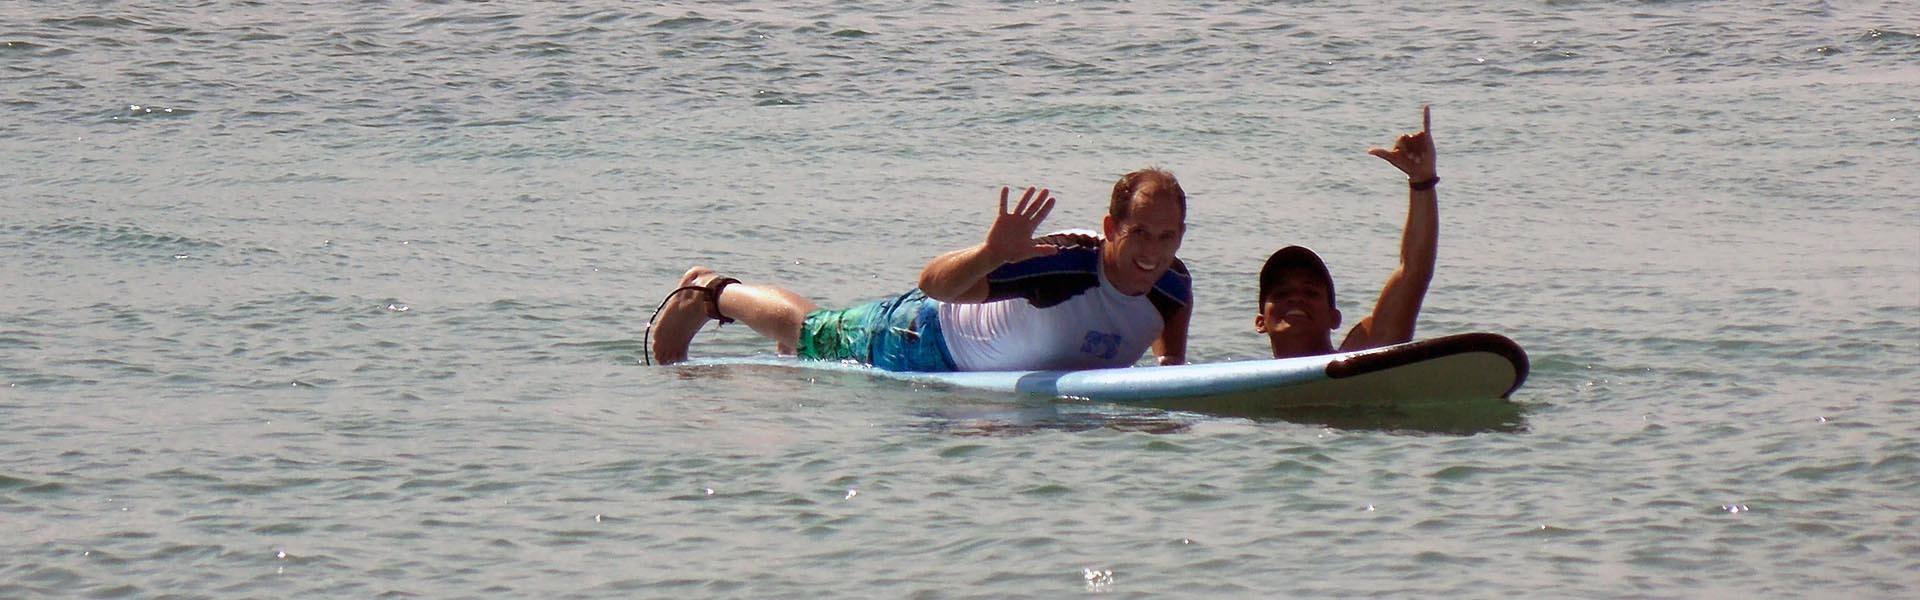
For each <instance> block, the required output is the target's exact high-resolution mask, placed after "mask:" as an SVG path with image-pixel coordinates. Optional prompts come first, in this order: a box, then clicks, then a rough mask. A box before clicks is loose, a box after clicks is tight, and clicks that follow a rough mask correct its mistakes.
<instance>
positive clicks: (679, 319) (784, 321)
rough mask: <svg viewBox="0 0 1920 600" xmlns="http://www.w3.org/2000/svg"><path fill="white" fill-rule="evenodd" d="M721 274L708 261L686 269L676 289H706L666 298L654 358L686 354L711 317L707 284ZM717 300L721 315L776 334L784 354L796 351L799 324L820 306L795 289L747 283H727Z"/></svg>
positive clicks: (667, 360) (679, 358) (673, 359)
mask: <svg viewBox="0 0 1920 600" xmlns="http://www.w3.org/2000/svg"><path fill="white" fill-rule="evenodd" d="M719 277H720V274H718V273H715V272H713V269H709V268H706V267H694V268H691V269H687V273H686V275H683V276H681V277H680V284H679V286H677V287H676V288H675V289H682V288H686V287H701V288H704V289H698V290H686V291H682V292H677V293H675V294H674V295H673V297H672V298H669V299H667V304H666V307H665V308H662V309H660V316H659V318H658V319H656V320H655V321H654V324H653V333H652V335H653V357H654V360H657V361H659V362H660V364H663V365H665V364H673V363H677V362H684V361H686V360H687V348H688V347H689V346H691V345H692V344H693V336H694V335H695V334H697V333H699V332H700V328H701V327H703V326H705V325H706V324H707V321H710V320H712V319H711V318H710V317H709V316H708V315H707V309H708V303H709V302H715V300H710V299H709V298H708V297H707V296H708V291H707V290H708V289H711V288H707V287H706V286H709V285H711V284H712V282H713V281H714V280H715V279H717V278H719ZM717 303H718V306H719V308H720V315H721V316H724V317H727V318H730V319H736V320H738V321H740V322H742V323H746V324H747V327H749V328H752V329H753V331H754V332H755V333H759V334H760V335H762V336H765V337H767V338H768V339H771V340H773V341H774V345H775V348H776V350H777V351H778V352H779V353H781V354H793V353H794V352H795V351H796V349H797V348H798V347H799V345H800V325H801V324H802V323H804V322H806V319H807V313H810V312H813V310H814V309H815V308H817V307H816V306H814V304H813V302H812V301H810V300H807V299H806V298H804V297H801V296H800V295H799V294H796V293H794V292H793V291H792V290H788V289H785V288H781V287H777V286H770V285H748V284H744V283H735V284H731V285H727V286H724V287H722V288H721V290H720V298H719V299H718V300H717Z"/></svg>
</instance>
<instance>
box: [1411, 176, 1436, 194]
mask: <svg viewBox="0 0 1920 600" xmlns="http://www.w3.org/2000/svg"><path fill="white" fill-rule="evenodd" d="M1436 185H1440V176H1439V175H1435V176H1433V179H1428V180H1426V181H1412V180H1408V181H1407V187H1408V188H1411V189H1412V190H1413V191H1416V192H1424V191H1427V190H1430V189H1433V186H1436Z"/></svg>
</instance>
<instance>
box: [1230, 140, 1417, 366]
mask: <svg viewBox="0 0 1920 600" xmlns="http://www.w3.org/2000/svg"><path fill="white" fill-rule="evenodd" d="M1367 153H1368V154H1372V155H1374V156H1378V157H1380V158H1382V159H1385V160H1386V161H1387V162H1388V163H1390V164H1392V165H1393V166H1394V167H1395V168H1398V169H1400V171H1401V172H1402V173H1406V174H1407V184H1408V187H1409V192H1408V196H1407V203H1408V206H1407V224H1406V229H1405V231H1404V232H1403V233H1402V234H1401V238H1400V266H1399V268H1397V269H1395V270H1394V272H1393V274H1392V275H1390V276H1388V277H1387V284H1386V287H1384V288H1382V289H1381V290H1380V299H1379V300H1378V301H1377V302H1375V303H1374V307H1373V312H1372V313H1371V314H1368V315H1367V316H1366V317H1365V318H1362V319H1360V322H1359V323H1358V324H1356V325H1354V326H1353V329H1352V330H1349V331H1348V332H1347V337H1346V339H1345V340H1343V341H1342V342H1341V343H1340V346H1339V347H1338V348H1337V349H1336V348H1335V347H1334V345H1333V340H1332V334H1333V331H1334V330H1335V329H1338V328H1339V327H1340V310H1339V309H1338V308H1335V306H1334V297H1333V275H1332V274H1331V273H1329V272H1328V271H1327V265H1326V263H1325V262H1322V261H1321V260H1320V257H1319V255H1316V254H1314V253H1313V251H1312V250H1308V249H1306V248H1303V247H1300V246H1287V247H1285V248H1281V249H1280V250H1279V251H1277V252H1274V253H1273V255H1272V256H1269V257H1267V263H1266V265H1265V266H1262V267H1261V268H1260V305H1259V313H1258V314H1257V315H1256V316H1254V318H1253V328H1254V330H1255V331H1258V332H1260V333H1264V334H1266V336H1267V341H1268V343H1269V344H1270V345H1272V347H1273V357H1274V358H1287V357H1293V356H1313V355H1318V354H1332V353H1334V352H1349V351H1353V350H1364V349H1367V348H1376V347H1379V346H1387V345H1391V344H1398V343H1401V342H1407V341H1411V340H1413V327H1414V321H1415V319H1416V318H1417V317H1418V316H1419V315H1420V303H1421V301H1422V300H1423V299H1425V297H1426V295H1427V285H1428V283H1429V282H1431V281H1433V263H1434V255H1435V254H1436V246H1437V244H1438V238H1439V235H1440V217H1439V194H1438V193H1437V192H1435V191H1434V186H1435V185H1436V184H1438V183H1440V177H1439V175H1437V174H1436V173H1437V171H1436V170H1435V168H1434V151H1433V113H1432V110H1431V108H1430V107H1422V109H1421V128H1420V131H1419V132H1416V133H1410V134H1406V135H1402V136H1400V138H1399V139H1398V140H1395V141H1394V144H1393V149H1391V150H1388V149H1383V148H1373V149H1370V150H1367Z"/></svg>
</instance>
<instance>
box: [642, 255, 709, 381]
mask: <svg viewBox="0 0 1920 600" xmlns="http://www.w3.org/2000/svg"><path fill="white" fill-rule="evenodd" d="M718 276H719V274H718V273H714V272H713V269H709V268H706V267H694V268H691V269H687V274H686V275H682V276H681V277H680V284H679V285H677V286H674V289H676V290H678V289H681V288H685V287H688V286H700V285H706V284H707V282H709V281H712V280H713V278H714V277H718ZM707 302H709V300H708V299H707V292H706V291H705V290H686V291H682V292H675V293H674V294H673V297H672V298H668V299H667V304H666V306H665V307H663V308H661V309H660V316H659V317H657V318H655V319H654V321H653V325H652V327H653V333H652V335H653V360H655V361H657V362H659V363H660V364H663V365H670V364H673V363H677V362H686V360H687V347H688V346H691V345H693V336H694V334H697V333H700V328H701V327H703V326H705V325H706V324H707V321H711V320H712V319H709V318H707Z"/></svg>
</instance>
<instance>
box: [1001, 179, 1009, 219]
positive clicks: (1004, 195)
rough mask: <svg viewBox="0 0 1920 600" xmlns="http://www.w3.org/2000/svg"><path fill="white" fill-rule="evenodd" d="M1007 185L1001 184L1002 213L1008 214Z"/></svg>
mask: <svg viewBox="0 0 1920 600" xmlns="http://www.w3.org/2000/svg"><path fill="white" fill-rule="evenodd" d="M1008 191H1009V190H1008V189H1007V186H1004V185H1003V186H1000V214H1003V215H1004V214H1007V192H1008Z"/></svg>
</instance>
